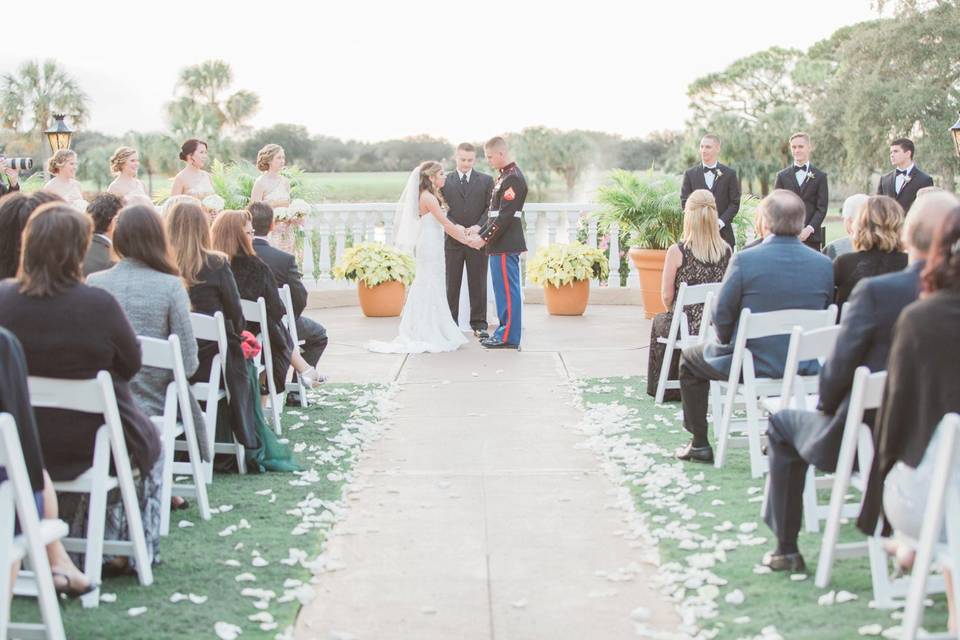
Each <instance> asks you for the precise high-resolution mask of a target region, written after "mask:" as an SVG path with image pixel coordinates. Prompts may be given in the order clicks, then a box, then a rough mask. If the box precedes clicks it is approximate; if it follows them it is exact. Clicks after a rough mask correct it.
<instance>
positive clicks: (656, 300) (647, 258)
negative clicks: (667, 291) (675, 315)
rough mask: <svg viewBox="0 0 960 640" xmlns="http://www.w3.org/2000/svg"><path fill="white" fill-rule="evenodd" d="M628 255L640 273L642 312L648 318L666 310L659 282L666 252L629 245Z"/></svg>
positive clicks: (661, 278)
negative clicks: (661, 298) (661, 297)
mask: <svg viewBox="0 0 960 640" xmlns="http://www.w3.org/2000/svg"><path fill="white" fill-rule="evenodd" d="M629 256H630V259H631V260H633V266H635V267H636V268H637V272H638V273H639V274H640V294H641V295H642V296H643V312H644V315H645V316H646V318H647V319H648V320H649V319H650V318H652V317H653V316H655V315H657V314H658V313H662V312H664V311H666V310H667V308H666V307H664V306H663V302H661V300H660V283H661V281H662V280H663V263H664V261H665V260H666V259H667V252H666V251H663V250H661V249H641V248H640V247H630V251H629Z"/></svg>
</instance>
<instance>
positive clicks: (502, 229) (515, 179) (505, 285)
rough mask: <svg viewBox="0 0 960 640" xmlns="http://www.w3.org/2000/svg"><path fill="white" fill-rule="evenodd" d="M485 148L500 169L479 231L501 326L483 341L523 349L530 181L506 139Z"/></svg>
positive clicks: (487, 344)
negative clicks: (526, 210)
mask: <svg viewBox="0 0 960 640" xmlns="http://www.w3.org/2000/svg"><path fill="white" fill-rule="evenodd" d="M483 150H484V153H485V155H486V157H487V162H488V163H489V164H490V167H491V168H493V169H499V170H500V175H499V177H498V178H497V181H496V182H495V183H494V185H493V193H492V194H491V198H490V211H489V213H488V214H487V222H486V224H484V225H483V227H482V228H481V229H480V230H479V231H478V233H479V235H480V238H481V239H482V241H483V243H484V244H485V245H486V248H487V254H488V255H489V256H490V276H491V279H492V281H493V294H494V296H495V297H496V300H497V316H498V318H499V319H500V326H499V327H498V328H497V330H496V331H494V332H493V335H491V336H490V337H489V338H485V339H483V340H481V341H480V344H481V345H483V346H484V347H486V348H487V349H519V348H520V333H521V316H522V311H523V309H522V307H523V303H522V301H521V299H520V254H521V253H523V252H524V251H526V250H527V244H526V240H525V239H524V236H523V219H522V217H521V216H522V215H523V203H524V202H525V201H526V199H527V181H526V180H525V179H524V177H523V174H522V173H521V172H520V169H519V167H517V163H515V162H513V160H511V159H510V150H509V148H508V147H507V142H506V140H504V139H503V138H501V137H495V138H491V139H490V140H488V141H487V143H486V144H485V145H483Z"/></svg>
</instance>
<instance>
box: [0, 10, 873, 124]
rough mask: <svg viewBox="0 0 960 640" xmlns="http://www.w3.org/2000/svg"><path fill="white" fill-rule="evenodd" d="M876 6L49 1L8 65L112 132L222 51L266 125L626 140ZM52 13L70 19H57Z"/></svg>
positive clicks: (682, 114)
mask: <svg viewBox="0 0 960 640" xmlns="http://www.w3.org/2000/svg"><path fill="white" fill-rule="evenodd" d="M869 5H870V2H869V0H805V1H804V2H800V3H790V2H788V3H772V2H769V0H729V1H727V2H717V1H716V0H711V1H709V2H707V1H700V0H697V1H694V0H668V1H667V2H655V3H654V2H640V1H639V0H630V1H621V2H616V1H614V0H588V1H586V2H573V3H560V2H556V1H546V0H509V1H505V2H500V3H497V2H470V3H457V2H449V1H443V2H441V1H436V2H432V3H423V2H404V1H403V0H399V1H396V0H395V1H392V2H373V1H371V0H349V1H347V2H336V3H324V2H310V3H308V2H292V1H290V0H268V1H260V2H250V1H248V0H234V1H232V2H224V1H223V0H192V1H184V0H165V1H163V2H149V3H148V2H143V1H140V2H137V1H134V2H130V1H129V0H127V1H124V2H119V1H116V0H104V1H101V0H93V1H91V2H77V1H76V0H72V1H71V2H64V1H62V0H52V1H48V2H45V3H44V4H43V7H42V9H39V8H38V9H37V11H34V12H32V13H30V14H26V13H23V14H20V15H19V17H18V16H17V14H18V12H17V10H16V9H13V13H12V14H10V12H8V17H7V19H5V20H4V25H5V28H4V30H3V49H4V55H3V56H2V57H0V73H5V72H9V71H12V70H14V69H15V68H16V67H17V66H18V65H19V64H20V63H21V62H23V61H24V60H26V59H29V58H47V57H52V58H55V59H57V60H59V61H60V62H61V63H62V64H64V65H65V67H66V68H67V70H68V71H69V72H70V73H72V74H73V75H74V76H75V77H76V78H77V79H78V80H79V81H80V83H81V85H82V86H83V88H84V90H85V91H86V92H87V94H88V95H89V96H90V98H91V109H92V117H91V119H90V121H89V124H88V125H87V126H88V127H89V128H90V129H95V130H99V131H103V132H105V133H111V134H122V133H124V132H125V131H128V130H131V129H137V130H141V131H150V130H162V129H164V128H165V122H164V115H163V113H164V112H163V105H164V104H165V103H166V102H167V101H169V100H170V99H171V97H172V95H173V88H174V84H175V82H176V78H177V73H178V71H179V70H180V69H181V68H182V67H184V66H187V65H190V64H195V63H198V62H201V61H203V60H206V59H210V58H221V59H224V60H226V61H227V62H229V63H230V64H231V66H232V67H233V71H234V76H235V82H234V88H237V89H239V88H243V89H248V90H252V91H255V92H256V93H257V94H259V95H260V100H261V107H260V111H259V112H258V114H257V115H256V116H255V118H254V120H253V124H254V126H256V127H264V126H269V125H271V124H275V123H279V122H289V123H296V124H303V125H306V127H307V128H308V129H309V130H310V132H311V133H313V134H326V135H332V136H337V137H341V138H354V139H360V140H380V139H385V138H394V137H401V136H407V135H414V134H419V133H428V134H432V135H437V136H443V137H446V138H448V139H449V140H451V141H453V142H456V141H459V140H461V139H467V140H480V139H483V138H486V137H489V136H491V135H494V134H498V133H502V132H506V131H517V130H519V129H521V128H523V127H525V126H530V125H546V126H550V127H558V128H562V129H574V128H577V129H597V130H603V131H609V132H612V133H619V134H622V135H624V136H628V137H630V136H642V135H645V134H647V133H649V132H650V131H654V130H658V129H665V128H679V127H681V126H682V125H683V123H684V121H685V120H686V117H687V98H686V87H687V85H688V84H689V83H690V82H691V81H692V80H694V79H695V78H697V77H699V76H701V75H703V74H705V73H709V72H711V71H718V70H721V69H723V68H724V67H725V66H726V65H727V64H729V63H730V62H732V61H733V60H736V59H737V58H739V57H742V56H744V55H747V54H750V53H753V52H755V51H758V50H761V49H765V48H767V47H770V46H773V45H780V46H784V47H797V48H800V49H806V48H807V47H809V46H810V45H812V44H813V43H814V42H816V41H818V40H820V39H822V38H825V37H827V36H829V35H830V34H831V33H832V32H833V31H834V30H835V29H837V28H838V27H841V26H843V25H846V24H851V23H854V22H858V21H861V20H868V19H871V18H873V17H875V14H874V13H873V12H872V11H871V10H870V6H869ZM54 16H59V17H60V19H61V20H63V21H64V22H63V24H62V25H61V26H56V27H54V26H52V25H48V24H47V22H48V21H49V20H51V19H52V18H53V17H54ZM18 23H19V24H21V25H22V28H17V26H16V25H17V24H18ZM52 33H63V34H64V35H63V36H61V37H47V34H52Z"/></svg>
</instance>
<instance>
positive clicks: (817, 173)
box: [773, 162, 830, 251]
mask: <svg viewBox="0 0 960 640" xmlns="http://www.w3.org/2000/svg"><path fill="white" fill-rule="evenodd" d="M805 168H806V171H807V174H806V176H805V177H804V179H803V184H800V183H798V182H797V170H798V167H797V165H793V164H792V165H790V166H789V167H787V168H786V169H784V170H783V171H781V172H780V173H778V174H777V180H776V183H775V184H774V186H773V188H774V189H786V190H787V191H793V192H794V193H795V194H797V195H798V196H800V199H801V200H803V206H804V207H805V208H806V210H807V215H806V216H805V217H804V219H803V226H804V227H807V226H810V227H813V233H811V234H810V236H809V237H808V238H807V239H806V241H805V244H806V245H807V246H809V247H811V248H813V249H816V250H817V251H820V247H821V245H822V244H823V240H824V238H823V237H822V236H821V235H820V230H821V225H823V219H824V218H825V217H826V215H827V205H828V204H829V203H830V192H829V187H828V185H827V174H826V173H824V172H823V171H821V170H820V169H818V168H817V167H815V166H813V165H812V164H810V163H809V162H808V163H807V164H806V165H805Z"/></svg>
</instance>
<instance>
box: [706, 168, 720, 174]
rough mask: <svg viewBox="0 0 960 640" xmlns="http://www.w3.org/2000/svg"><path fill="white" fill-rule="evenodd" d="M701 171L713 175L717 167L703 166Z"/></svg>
mask: <svg viewBox="0 0 960 640" xmlns="http://www.w3.org/2000/svg"><path fill="white" fill-rule="evenodd" d="M703 172H704V173H712V174H713V175H717V168H716V167H704V168H703Z"/></svg>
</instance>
